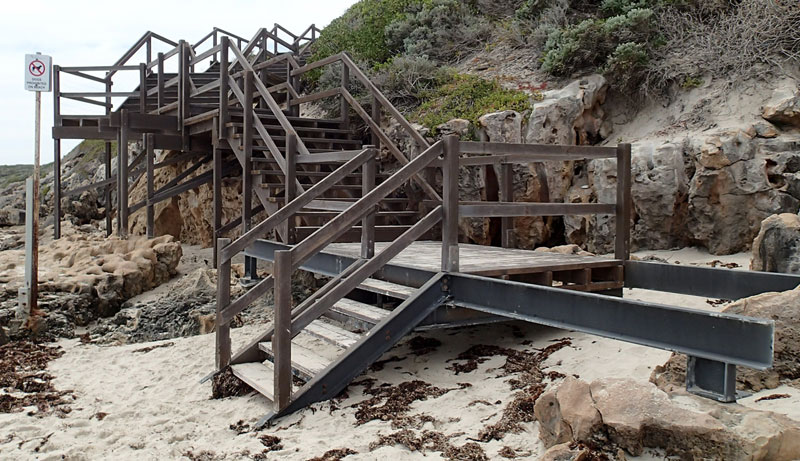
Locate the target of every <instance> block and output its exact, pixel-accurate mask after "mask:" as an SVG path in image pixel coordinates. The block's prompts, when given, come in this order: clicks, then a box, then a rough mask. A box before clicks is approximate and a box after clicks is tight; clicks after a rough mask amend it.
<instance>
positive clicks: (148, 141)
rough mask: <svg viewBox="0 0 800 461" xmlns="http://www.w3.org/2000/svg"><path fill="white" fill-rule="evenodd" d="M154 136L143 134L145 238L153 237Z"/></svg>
mask: <svg viewBox="0 0 800 461" xmlns="http://www.w3.org/2000/svg"><path fill="white" fill-rule="evenodd" d="M154 138H155V136H154V135H153V134H152V133H149V134H147V135H145V142H144V147H145V157H146V158H145V161H146V162H147V173H146V174H147V202H146V203H147V238H149V239H151V238H153V237H155V228H154V227H155V209H154V205H155V204H154V203H153V192H154V186H153V166H154V165H153V164H154V162H155V148H154V147H155V139H154Z"/></svg>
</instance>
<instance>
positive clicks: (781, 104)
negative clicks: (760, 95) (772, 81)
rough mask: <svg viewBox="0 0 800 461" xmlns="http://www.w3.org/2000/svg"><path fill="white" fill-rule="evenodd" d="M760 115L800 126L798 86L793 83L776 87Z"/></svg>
mask: <svg viewBox="0 0 800 461" xmlns="http://www.w3.org/2000/svg"><path fill="white" fill-rule="evenodd" d="M761 116H762V117H764V118H765V119H767V120H769V121H770V122H773V123H779V124H788V125H793V126H795V127H800V88H798V87H797V85H796V84H793V83H786V84H784V85H783V86H781V87H779V88H776V89H775V91H774V92H773V94H772V98H771V99H770V101H769V102H768V103H767V104H766V105H765V106H764V109H763V111H762V112H761Z"/></svg>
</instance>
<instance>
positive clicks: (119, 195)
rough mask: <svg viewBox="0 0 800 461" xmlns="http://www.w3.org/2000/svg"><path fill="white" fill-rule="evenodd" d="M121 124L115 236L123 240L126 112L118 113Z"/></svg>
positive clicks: (126, 197)
mask: <svg viewBox="0 0 800 461" xmlns="http://www.w3.org/2000/svg"><path fill="white" fill-rule="evenodd" d="M120 119H121V121H122V123H121V124H120V125H121V126H120V129H119V146H117V152H118V154H117V175H118V177H117V180H118V181H117V183H118V184H119V190H118V191H117V203H118V204H119V205H118V208H119V210H118V214H117V234H118V235H119V236H120V237H122V238H125V237H127V236H128V110H127V109H122V110H121V111H120Z"/></svg>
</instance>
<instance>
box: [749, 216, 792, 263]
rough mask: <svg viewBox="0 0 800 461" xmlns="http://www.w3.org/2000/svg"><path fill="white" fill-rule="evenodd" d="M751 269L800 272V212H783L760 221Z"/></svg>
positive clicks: (754, 242) (754, 243)
mask: <svg viewBox="0 0 800 461" xmlns="http://www.w3.org/2000/svg"><path fill="white" fill-rule="evenodd" d="M752 253H753V257H752V259H751V261H750V270H753V271H764V272H783V273H788V274H800V216H798V215H796V214H790V213H783V214H779V215H772V216H770V217H769V218H767V219H765V220H764V221H763V222H762V223H761V230H760V231H759V233H758V235H757V236H756V239H755V240H754V241H753V251H752Z"/></svg>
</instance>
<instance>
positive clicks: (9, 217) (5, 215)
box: [0, 207, 25, 227]
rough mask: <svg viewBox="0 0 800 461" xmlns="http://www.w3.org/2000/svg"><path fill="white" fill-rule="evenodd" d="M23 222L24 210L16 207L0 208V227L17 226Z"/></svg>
mask: <svg viewBox="0 0 800 461" xmlns="http://www.w3.org/2000/svg"><path fill="white" fill-rule="evenodd" d="M22 224H25V211H24V210H19V209H16V208H11V207H8V208H3V209H2V210H0V227H3V226H19V225H22Z"/></svg>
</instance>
